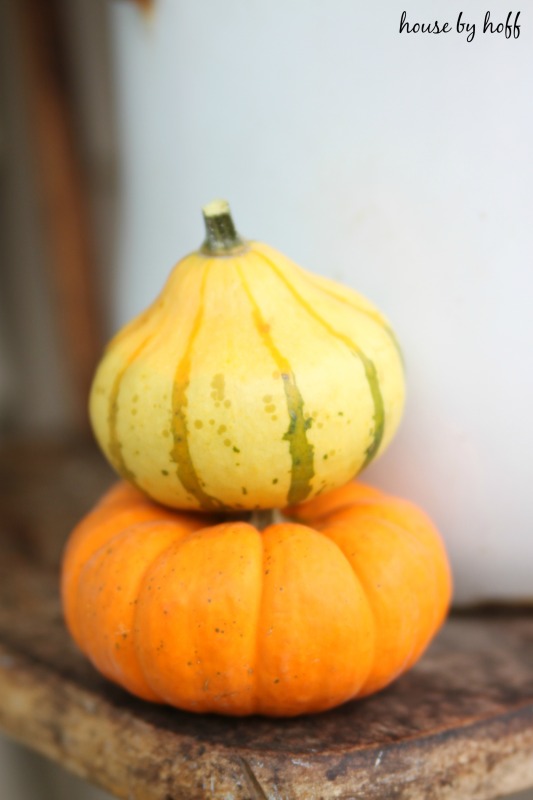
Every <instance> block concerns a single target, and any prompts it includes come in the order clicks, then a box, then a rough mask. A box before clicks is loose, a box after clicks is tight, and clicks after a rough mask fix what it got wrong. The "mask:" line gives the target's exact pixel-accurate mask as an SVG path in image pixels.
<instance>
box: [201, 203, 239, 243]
mask: <svg viewBox="0 0 533 800" xmlns="http://www.w3.org/2000/svg"><path fill="white" fill-rule="evenodd" d="M202 213H203V215H204V222H205V241H204V243H203V245H202V248H201V250H202V252H203V253H208V254H209V255H227V254H229V253H235V252H236V251H237V250H241V249H243V247H244V240H243V239H242V238H241V237H240V236H239V234H238V233H237V229H236V228H235V224H234V222H233V219H232V217H231V211H230V207H229V203H228V202H227V200H213V201H212V202H211V203H208V204H207V205H206V206H204V207H203V208H202Z"/></svg>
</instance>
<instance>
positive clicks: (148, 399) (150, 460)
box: [90, 242, 404, 510]
mask: <svg viewBox="0 0 533 800" xmlns="http://www.w3.org/2000/svg"><path fill="white" fill-rule="evenodd" d="M403 402H404V382H403V369H402V362H401V357H400V354H399V351H398V348H397V345H396V342H395V339H394V335H393V333H392V331H391V329H390V328H389V326H388V324H387V322H386V321H385V319H384V317H383V316H382V315H381V314H380V313H379V312H378V311H377V310H376V308H375V307H374V306H373V305H371V304H370V303H369V302H368V301H367V300H365V299H364V298H363V297H362V296H361V295H359V294H358V293H357V292H355V291H353V290H351V289H348V288H345V287H342V286H340V285H337V284H336V283H334V282H332V281H329V280H327V279H325V278H320V277H318V276H316V275H313V274H311V273H307V272H305V271H304V270H302V269H301V268H300V267H298V266H297V265H295V264H293V263H292V262H291V261H289V260H288V259H287V258H285V257H284V256H282V255H281V254H280V253H278V252H277V251H275V250H273V249H272V248H270V247H268V246H267V245H264V244H258V243H255V242H250V243H247V244H244V245H243V246H242V248H241V249H240V250H238V251H237V252H235V253H232V254H230V255H209V254H205V253H202V252H198V253H194V254H192V255H191V256H188V257H187V258H185V259H184V260H183V261H181V262H180V263H179V264H178V265H177V267H176V268H175V269H174V271H173V272H172V274H171V276H170V278H169V281H168V283H167V285H166V287H165V289H164V290H163V292H162V294H161V295H160V297H159V299H158V300H157V301H156V302H155V303H154V304H153V305H152V306H151V307H150V308H149V309H148V310H147V311H146V312H144V313H143V314H142V315H141V316H140V317H139V318H137V319H136V320H134V321H133V322H131V323H130V324H129V325H128V326H126V328H125V329H124V330H123V331H122V332H121V333H120V334H119V335H118V336H117V337H116V338H115V339H114V340H113V341H112V342H111V343H110V345H109V347H108V349H107V352H106V354H105V355H104V358H103V360H102V362H101V364H100V367H99V369H98V371H97V374H96V377H95V380H94V384H93V389H92V393H91V402H90V411H91V419H92V423H93V427H94V430H95V433H96V437H97V439H98V441H99V443H100V445H101V447H102V449H103V451H104V453H105V454H106V456H107V458H108V459H109V461H110V462H111V464H112V465H113V466H114V467H115V469H116V470H117V471H118V473H119V474H121V475H122V476H123V477H125V478H126V479H127V480H129V481H130V482H132V483H134V484H135V485H137V486H138V487H139V488H141V489H142V490H143V491H145V492H146V493H147V494H149V495H150V496H151V497H152V498H153V499H155V500H157V501H159V502H161V503H164V504H165V505H168V506H172V507H175V508H182V509H183V508H186V509H203V510H222V509H252V508H258V507H261V508H273V507H276V508H282V507H284V506H285V505H287V504H293V503H298V502H302V501H304V500H306V499H309V498H311V497H313V496H315V495H316V494H317V493H318V492H323V491H327V490H329V489H331V488H334V487H337V486H341V485H343V484H344V483H346V482H347V481H349V480H351V479H352V478H353V477H354V475H356V474H357V473H358V472H359V471H360V470H361V469H362V468H363V467H365V466H366V465H367V464H368V463H369V462H370V461H371V460H372V459H373V458H374V457H375V456H376V455H377V454H378V453H380V452H381V451H382V450H383V449H384V448H385V447H386V445H387V444H388V442H389V441H390V439H391V438H392V436H393V434H394V432H395V430H396V428H397V426H398V423H399V420H400V416H401V413H402V410H403Z"/></svg>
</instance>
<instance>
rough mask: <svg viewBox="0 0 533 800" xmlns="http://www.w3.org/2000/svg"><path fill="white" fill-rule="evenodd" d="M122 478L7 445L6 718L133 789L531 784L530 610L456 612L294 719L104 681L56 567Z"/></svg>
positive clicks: (471, 790) (287, 791) (480, 788)
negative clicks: (74, 628) (153, 696)
mask: <svg viewBox="0 0 533 800" xmlns="http://www.w3.org/2000/svg"><path fill="white" fill-rule="evenodd" d="M111 480H112V476H111V474H110V472H109V471H108V469H107V468H106V467H105V465H104V464H103V461H102V458H101V457H100V456H99V455H98V454H97V453H95V452H94V451H90V452H87V451H83V452H82V451H79V450H78V449H76V448H61V447H57V446H50V447H48V448H47V447H41V448H37V449H36V448H35V447H30V446H28V447H26V448H24V447H22V448H21V447H20V446H17V447H12V448H4V451H3V453H1V454H0V511H1V513H0V726H1V727H2V728H3V729H4V730H5V731H6V732H7V733H9V734H11V735H12V736H13V737H15V738H16V739H18V740H20V741H22V742H24V743H26V744H28V745H30V746H31V747H34V748H35V749H37V750H39V751H40V752H42V753H45V754H47V755H48V756H50V757H51V758H53V759H54V760H56V761H58V762H60V763H61V764H63V765H64V766H66V767H67V768H69V769H71V770H73V771H74V772H76V773H78V774H79V775H82V776H84V777H86V778H87V779H88V780H90V781H93V782H94V783H97V784H99V785H100V786H102V787H104V788H106V789H108V790H109V791H110V792H112V793H113V794H115V795H116V796H117V797H122V798H129V799H131V800H182V799H183V800H185V799H186V800H196V799H197V798H198V799H199V798H220V799H221V800H222V798H224V800H229V799H230V798H231V799H232V800H245V799H246V800H247V799H248V798H252V800H254V799H255V800H258V799H259V798H263V799H264V798H272V800H293V798H294V799H295V800H296V798H297V799H298V800H301V799H302V798H303V799H304V800H307V799H309V800H320V798H324V799H325V798H328V799H329V798H343V799H344V800H347V799H348V798H372V799H373V800H374V799H376V798H387V800H400V799H402V800H403V799H404V798H405V799H406V798H409V800H418V798H420V800H422V798H423V799H424V800H436V799H437V798H439V799H440V798H446V800H450V799H451V798H454V799H455V800H465V798H468V799H469V800H480V799H481V798H493V797H496V796H499V795H502V794H505V793H507V792H511V791H516V790H519V789H522V788H525V787H526V786H530V785H533V612H531V613H528V612H526V611H523V612H519V611H516V612H501V613H495V612H493V613H491V614H489V613H484V614H481V613H480V614H474V613H470V614H466V613H463V614H461V615H456V616H454V617H453V618H452V619H451V620H450V621H449V622H448V624H447V625H446V626H445V628H444V630H443V631H442V633H441V634H440V636H439V637H438V639H437V641H436V642H435V643H434V645H433V646H432V647H431V649H430V651H429V652H428V653H427V654H426V656H425V657H424V658H423V660H422V661H421V662H420V663H419V664H418V666H416V667H415V668H414V669H413V670H412V671H411V672H410V673H409V674H408V675H406V676H405V677H403V678H402V679H401V680H399V681H398V682H397V683H396V684H395V685H394V686H392V687H391V688H389V689H388V690H386V691H384V692H382V693H381V694H379V695H377V696H375V697H372V698H368V699H367V700H364V701H359V702H355V703H349V704H347V705H346V706H344V707H342V708H339V709H337V710H335V711H332V712H329V713H327V714H322V715H317V716H314V717H307V718H301V719H297V720H285V721H272V720H264V719H243V720H234V719H223V718H215V717H209V716H194V715H190V714H185V713H180V712H178V711H175V710H173V709H168V708H163V707H159V706H153V705H150V704H147V703H143V702H142V701H137V700H135V699H133V698H131V697H129V696H128V695H127V694H126V693H125V692H123V691H121V690H120V689H118V688H116V687H114V686H112V685H111V684H109V683H107V682H106V681H104V680H103V679H102V678H100V677H99V676H98V675H97V674H96V672H95V671H94V670H93V669H92V668H91V667H90V665H89V664H87V663H86V662H85V660H84V659H83V657H82V656H81V655H79V653H78V652H77V651H76V649H75V648H74V646H73V645H72V644H71V642H70V640H69V637H68V635H67V633H66V631H65V629H64V626H63V623H62V618H61V612H60V605H59V598H58V593H57V585H58V577H57V563H58V558H59V555H60V551H61V547H62V544H63V542H64V540H65V538H66V536H67V535H68V532H69V530H70V528H71V527H72V525H73V524H74V523H75V522H76V520H77V519H78V518H79V517H80V516H81V515H82V514H83V513H84V512H85V511H86V510H87V509H88V508H89V507H90V505H91V504H92V502H93V501H94V499H95V498H96V497H97V496H98V494H99V493H100V492H101V491H102V490H103V489H104V488H105V487H106V486H107V485H108V484H109V483H110V481H111Z"/></svg>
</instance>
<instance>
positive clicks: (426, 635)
mask: <svg viewBox="0 0 533 800" xmlns="http://www.w3.org/2000/svg"><path fill="white" fill-rule="evenodd" d="M286 513H287V515H288V516H289V517H290V519H288V520H286V521H283V522H281V523H278V524H272V525H268V526H267V527H266V528H264V529H263V530H262V531H260V530H258V529H257V528H256V527H254V526H253V525H252V524H250V523H248V522H245V521H240V520H233V521H225V522H222V523H221V522H219V521H217V520H216V519H215V518H213V517H209V516H207V515H205V514H204V515H200V514H194V513H186V512H178V511H170V510H167V509H165V508H163V507H162V506H159V505H156V504H155V503H153V502H151V501H149V500H148V499H146V498H145V497H144V496H143V495H142V494H141V493H140V492H139V491H137V490H136V489H135V488H133V487H131V486H128V485H127V484H119V485H118V486H117V487H115V488H114V489H112V490H111V491H110V492H109V493H108V494H107V495H106V496H105V497H104V498H103V500H102V501H101V502H100V503H99V504H98V505H97V506H96V508H95V509H94V510H93V511H92V512H91V513H90V514H89V515H88V516H87V517H86V518H85V519H84V520H82V522H81V523H80V524H79V525H78V526H77V528H76V529H75V531H74V532H73V534H72V536H71V538H70V540H69V542H68V544H67V547H66V551H65V555H64V562H63V572H62V595H63V604H64V611H65V616H66V621H67V624H68V627H69V629H70V631H71V633H72V635H73V637H74V639H75V640H76V642H77V643H78V645H79V647H80V648H81V649H82V650H83V651H84V653H85V654H86V655H87V656H88V657H89V658H90V659H91V661H92V662H93V664H94V665H95V666H96V668H97V669H98V670H100V671H101V672H102V673H103V674H104V675H105V676H106V677H107V678H109V679H110V680H112V681H115V682H116V683H118V684H120V685H121V686H123V687H125V688H126V689H128V690H129V691H130V692H132V693H133V694H135V695H138V696H139V697H141V698H144V699H147V700H151V701H155V702H161V703H168V704H170V705H173V706H177V707H178V708H181V709H186V710H188V711H195V712H216V713H221V714H229V715H246V714H255V713H259V714H264V715H269V716H293V715H297V714H304V713H310V712H316V711H322V710H324V709H328V708H331V707H333V706H336V705H338V704H340V703H343V702H345V701H347V700H350V699H351V698H354V697H360V696H363V695H368V694H370V693H372V692H375V691H377V690H379V689H381V688H382V687H384V686H386V685H387V684H388V683H390V682H391V681H392V680H393V679H394V678H396V677H397V676H398V675H400V674H401V673H403V672H404V671H405V670H407V669H409V667H411V666H412V665H413V664H414V663H415V661H416V660H417V659H418V658H419V656H420V655H421V653H422V652H423V651H424V649H425V648H426V646H427V644H428V643H429V641H430V640H431V638H432V637H433V635H434V634H435V632H436V631H437V629H438V628H439V626H440V625H441V623H442V621H443V619H444V617H445V614H446V611H447V608H448V604H449V600H450V592H451V581H450V572H449V568H448V562H447V558H446V554H445V552H444V549H443V546H442V543H441V540H440V538H439V535H438V533H437V532H436V530H435V528H434V527H433V525H432V523H431V521H430V520H429V519H428V518H427V516H426V515H425V514H424V513H423V512H422V511H420V509H418V508H417V507H416V506H414V505H413V504H411V503H409V502H407V501H404V500H400V499H397V498H393V497H390V496H388V495H385V494H384V493H382V492H380V491H378V490H377V489H372V488H370V487H368V486H364V485H362V484H359V483H351V484H348V485H346V486H343V487H341V488H339V489H336V490H334V491H332V492H330V493H328V494H324V495H321V496H319V497H317V498H315V499H313V500H311V501H310V502H308V503H306V504H303V505H300V506H295V507H293V508H290V509H288V510H287V512H286Z"/></svg>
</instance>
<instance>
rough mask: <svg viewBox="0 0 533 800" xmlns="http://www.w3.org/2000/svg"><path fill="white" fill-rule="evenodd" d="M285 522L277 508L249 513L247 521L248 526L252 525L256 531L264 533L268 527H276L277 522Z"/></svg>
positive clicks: (260, 509)
mask: <svg viewBox="0 0 533 800" xmlns="http://www.w3.org/2000/svg"><path fill="white" fill-rule="evenodd" d="M286 521H287V520H286V518H285V517H284V516H283V514H282V513H281V511H280V510H279V509H277V508H258V509H256V510H255V511H252V512H251V514H250V517H249V519H248V522H249V523H250V525H253V526H254V528H257V530H258V531H264V530H265V528H268V526H269V525H277V524H278V523H279V522H286Z"/></svg>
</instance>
